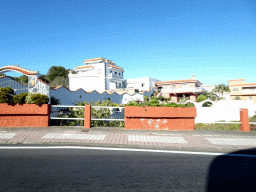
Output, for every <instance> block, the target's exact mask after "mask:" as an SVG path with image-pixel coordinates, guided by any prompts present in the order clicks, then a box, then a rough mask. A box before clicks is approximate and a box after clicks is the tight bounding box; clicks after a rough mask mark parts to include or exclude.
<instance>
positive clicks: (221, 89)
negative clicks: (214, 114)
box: [213, 84, 231, 97]
mask: <svg viewBox="0 0 256 192" xmlns="http://www.w3.org/2000/svg"><path fill="white" fill-rule="evenodd" d="M230 91H231V90H230V89H229V87H228V86H226V85H224V84H219V85H217V86H216V87H215V88H214V89H213V92H215V93H216V92H221V94H222V97H223V93H224V92H230Z"/></svg>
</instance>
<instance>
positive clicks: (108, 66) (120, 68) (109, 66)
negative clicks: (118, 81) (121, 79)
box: [108, 65, 124, 70]
mask: <svg viewBox="0 0 256 192" xmlns="http://www.w3.org/2000/svg"><path fill="white" fill-rule="evenodd" d="M108 67H114V68H117V69H121V70H124V69H123V68H121V67H118V66H116V65H108Z"/></svg>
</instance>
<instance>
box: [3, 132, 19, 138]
mask: <svg viewBox="0 0 256 192" xmlns="http://www.w3.org/2000/svg"><path fill="white" fill-rule="evenodd" d="M16 134H17V133H0V138H1V139H11V138H13V137H14V136H15V135H16Z"/></svg>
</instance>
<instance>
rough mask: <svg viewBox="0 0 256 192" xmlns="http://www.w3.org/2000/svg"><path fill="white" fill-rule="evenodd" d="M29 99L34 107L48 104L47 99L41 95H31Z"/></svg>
mask: <svg viewBox="0 0 256 192" xmlns="http://www.w3.org/2000/svg"><path fill="white" fill-rule="evenodd" d="M31 99H32V101H33V103H34V104H36V105H41V104H48V102H49V97H48V96H47V95H42V94H41V93H37V94H34V95H32V96H31Z"/></svg>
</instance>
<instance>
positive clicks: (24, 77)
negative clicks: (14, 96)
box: [18, 75, 28, 85]
mask: <svg viewBox="0 0 256 192" xmlns="http://www.w3.org/2000/svg"><path fill="white" fill-rule="evenodd" d="M18 81H19V82H21V83H23V84H25V85H28V76H26V75H22V76H20V77H19V80H18Z"/></svg>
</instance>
